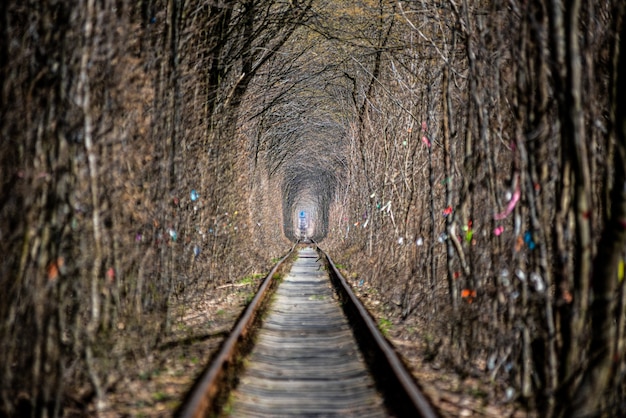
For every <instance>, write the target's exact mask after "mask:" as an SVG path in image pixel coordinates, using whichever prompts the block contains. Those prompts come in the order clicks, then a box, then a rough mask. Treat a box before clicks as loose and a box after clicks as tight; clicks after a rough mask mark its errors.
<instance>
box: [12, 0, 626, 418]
mask: <svg viewBox="0 0 626 418" xmlns="http://www.w3.org/2000/svg"><path fill="white" fill-rule="evenodd" d="M622 3H623V2H621V1H619V0H611V1H606V2H595V1H592V0H567V1H560V0H530V1H522V0H511V1H506V2H504V1H499V0H492V1H487V0H485V1H478V2H469V1H466V0H437V1H421V2H415V1H412V2H397V1H389V0H356V1H347V0H346V1H322V0H304V1H303V0H298V1H295V0H292V1H286V0H284V1H283V0H210V1H182V0H142V1H139V2H130V1H127V0H117V1H114V0H104V1H100V2H97V1H95V0H82V1H81V0H76V1H72V2H63V1H56V0H43V1H31V2H20V1H8V2H1V3H0V19H1V23H0V30H1V31H2V34H1V36H0V83H1V84H0V85H1V89H0V138H1V140H0V252H2V254H3V257H2V261H1V262H0V286H1V287H2V288H3V289H4V290H3V292H0V318H1V320H2V322H1V325H0V353H1V354H0V381H1V386H0V398H1V399H0V411H1V412H2V413H4V414H8V415H15V414H17V413H20V414H24V413H30V414H32V415H58V414H59V413H61V412H62V410H63V407H64V405H67V404H68V403H69V402H79V403H88V402H93V403H95V404H97V405H98V406H99V407H103V406H104V404H105V402H106V393H107V391H108V390H109V389H110V388H111V387H112V386H113V385H114V384H115V382H116V381H117V380H119V375H120V374H123V371H122V370H119V369H120V368H119V360H120V359H121V358H123V357H124V356H129V355H132V356H146V355H148V354H149V353H150V351H151V350H152V349H153V347H154V346H155V345H156V344H157V343H158V341H159V339H162V338H164V336H165V335H167V333H168V331H169V325H170V323H171V321H172V318H173V315H175V309H174V308H175V307H176V306H177V304H184V303H185V301H187V300H188V299H189V298H190V297H191V296H192V295H198V294H204V295H207V296H211V295H212V294H214V292H215V289H216V287H217V286H219V285H220V284H221V283H223V282H225V281H229V280H233V279H234V278H235V277H238V276H241V275H243V274H246V273H249V272H251V271H253V270H262V269H263V268H264V267H265V266H266V265H267V263H268V262H269V259H270V258H271V257H273V256H276V255H277V254H279V253H280V252H281V250H283V249H284V248H286V246H287V240H286V239H285V237H286V238H288V239H295V238H296V237H297V236H298V235H299V234H300V233H301V231H299V230H298V223H297V214H298V213H299V212H300V211H302V210H305V211H307V213H308V214H309V216H310V218H309V221H310V223H309V225H308V230H307V233H309V234H310V235H311V236H312V237H313V238H314V239H317V240H322V239H323V240H324V241H323V245H325V246H327V247H329V248H331V249H332V250H333V251H335V252H336V253H337V254H338V255H339V254H342V255H343V256H340V257H339V258H341V257H343V258H344V259H345V260H346V261H347V262H346V264H347V265H349V268H350V269H351V270H352V271H353V273H354V274H356V275H358V277H359V278H360V279H363V282H364V283H366V286H370V287H372V288H373V289H375V290H376V291H378V293H379V294H380V295H381V297H382V298H383V300H384V302H385V305H386V309H387V310H388V312H389V315H391V316H392V317H393V318H392V319H393V320H394V321H397V322H401V321H403V320H407V319H410V318H418V319H419V323H420V324H421V325H422V326H423V328H421V329H420V330H419V332H417V333H416V335H415V338H428V339H429V340H432V341H434V342H433V347H436V350H433V352H432V353H431V354H432V355H431V357H432V358H436V359H437V361H439V362H441V363H443V364H446V365H447V366H448V367H449V369H453V370H455V371H456V372H458V373H461V374H480V375H483V376H489V377H490V378H491V379H492V380H493V382H494V392H496V393H498V394H502V393H506V396H508V397H509V398H514V399H518V400H520V401H521V402H522V403H524V404H526V405H527V406H528V407H529V408H530V409H537V410H539V411H540V413H541V415H542V416H572V415H573V414H574V413H575V412H576V413H578V414H580V415H584V414H587V415H591V416H593V415H600V414H605V415H611V414H615V413H617V411H620V410H621V409H620V408H623V407H624V404H625V402H626V388H625V387H624V381H625V379H624V376H625V375H626V363H625V360H624V358H623V352H624V342H625V340H624V338H625V337H624V335H625V330H626V329H625V316H624V309H625V300H626V299H625V297H626V296H625V294H624V293H625V292H624V280H623V276H624V273H623V271H624V267H623V266H624V257H625V255H626V254H625V251H624V250H625V240H626V228H625V225H626V196H625V195H624V193H626V192H625V188H624V186H623V185H624V184H626V173H625V171H624V163H625V161H624V160H625V159H626V122H625V121H626V116H625V112H626V104H625V103H624V97H625V96H624V95H623V94H620V92H621V93H623V92H624V91H626V85H625V83H626V81H625V76H624V75H625V74H626V68H625V66H626V52H623V51H624V50H625V47H624V43H623V42H621V43H620V42H619V40H620V38H621V39H624V37H625V36H626V34H624V31H625V29H624V28H625V27H626V25H623V24H622V19H623V15H624V5H623V4H622ZM620 33H621V37H620V36H618V35H619V34H620ZM84 387H90V388H91V389H90V390H88V391H87V392H85V391H84V390H83V388H84ZM505 389H506V391H505ZM506 396H504V395H502V396H501V398H500V399H503V398H506Z"/></svg>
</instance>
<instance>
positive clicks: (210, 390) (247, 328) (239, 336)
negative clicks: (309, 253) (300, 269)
mask: <svg viewBox="0 0 626 418" xmlns="http://www.w3.org/2000/svg"><path fill="white" fill-rule="evenodd" d="M296 246H297V243H296V244H295V245H294V246H293V247H292V248H291V250H290V251H289V253H287V255H285V256H284V257H283V258H282V259H281V260H280V261H279V262H278V263H276V265H275V266H274V268H273V269H272V270H271V271H270V272H269V274H268V275H267V277H265V279H264V280H263V283H262V284H261V286H260V287H259V290H258V291H257V293H256V295H255V296H254V299H252V301H251V302H250V304H249V305H248V306H247V307H246V309H245V310H244V312H243V314H242V315H241V317H240V318H239V319H238V320H237V323H236V325H235V327H234V328H233V330H232V331H231V333H230V335H229V336H228V338H227V339H226V341H225V342H224V343H223V345H222V347H221V348H220V350H219V351H218V353H217V355H216V356H215V357H214V358H213V360H212V362H211V364H210V365H209V367H208V368H207V369H206V370H205V371H204V373H203V374H202V376H201V377H200V378H199V379H198V380H197V381H196V383H195V385H194V386H193V388H192V389H191V391H190V392H189V394H188V396H187V398H186V399H185V401H184V402H183V403H182V405H181V407H180V408H179V410H178V411H177V412H176V413H175V416H177V417H180V418H200V417H207V416H211V415H218V413H219V410H218V409H219V407H220V405H221V404H223V403H224V401H225V399H226V398H227V396H228V391H229V390H230V389H231V387H232V384H233V381H234V379H235V378H236V374H237V373H238V372H239V369H240V368H241V364H240V363H241V357H243V356H245V355H246V354H247V353H248V351H249V350H250V348H251V346H252V341H251V340H252V337H253V335H252V331H253V330H254V329H255V327H256V325H257V323H258V322H259V321H260V319H261V314H262V311H263V308H264V305H266V302H267V300H268V296H269V295H270V294H271V292H272V290H273V289H274V288H275V287H276V282H277V280H274V274H276V272H277V271H278V269H279V268H280V266H281V265H282V264H283V262H284V261H285V260H286V259H287V258H289V256H291V254H293V251H294V249H295V248H296Z"/></svg>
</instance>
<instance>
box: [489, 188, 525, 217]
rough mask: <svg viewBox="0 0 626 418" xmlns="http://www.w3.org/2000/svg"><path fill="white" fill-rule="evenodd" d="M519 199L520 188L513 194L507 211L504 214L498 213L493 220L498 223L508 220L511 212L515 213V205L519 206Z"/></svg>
mask: <svg viewBox="0 0 626 418" xmlns="http://www.w3.org/2000/svg"><path fill="white" fill-rule="evenodd" d="M519 198H520V191H519V188H517V189H515V192H514V193H513V196H512V197H511V200H509V204H508V205H507V207H506V210H505V211H504V212H502V213H497V214H495V215H493V219H495V220H496V221H500V220H502V219H504V218H506V217H507V216H509V215H510V214H511V212H513V209H515V205H517V201H518V200H519Z"/></svg>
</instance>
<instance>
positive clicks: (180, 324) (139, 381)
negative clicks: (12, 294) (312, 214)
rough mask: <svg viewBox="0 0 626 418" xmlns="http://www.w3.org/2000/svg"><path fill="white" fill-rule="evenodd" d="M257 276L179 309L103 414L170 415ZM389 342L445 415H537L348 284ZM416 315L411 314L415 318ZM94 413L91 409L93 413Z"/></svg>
mask: <svg viewBox="0 0 626 418" xmlns="http://www.w3.org/2000/svg"><path fill="white" fill-rule="evenodd" d="M260 281H261V278H258V277H257V278H254V279H253V280H250V279H248V280H246V281H245V282H240V283H234V284H231V285H227V286H224V287H221V288H217V289H215V290H214V291H212V292H210V293H211V294H212V298H209V299H202V298H199V299H197V300H193V301H187V302H186V303H185V304H184V305H185V306H184V310H182V309H183V306H182V305H181V306H179V315H178V316H177V317H176V319H175V321H174V323H173V325H172V333H171V335H170V337H168V339H167V340H166V341H164V342H163V343H161V344H160V345H159V348H158V349H157V350H155V351H154V352H153V353H151V355H149V356H148V357H146V358H144V359H141V360H134V361H130V360H128V361H127V363H126V364H124V365H123V367H124V375H125V376H124V378H123V380H122V381H121V382H119V383H118V384H117V385H116V386H115V390H114V391H113V392H112V393H110V394H109V396H108V399H107V401H108V403H107V409H106V410H105V411H104V412H103V413H101V414H100V416H102V417H107V418H108V417H111V418H113V417H169V416H171V415H172V413H173V412H174V411H175V410H176V408H177V407H178V406H179V405H180V402H181V400H182V399H183V398H184V396H185V394H186V392H187V391H188V390H189V388H190V387H191V385H192V384H193V382H194V381H195V380H196V379H197V377H198V376H199V375H200V373H201V372H202V371H203V370H204V367H205V366H206V365H207V364H208V363H209V362H210V360H211V358H212V357H213V355H214V354H215V352H216V351H217V349H218V348H219V346H220V344H221V342H222V341H223V339H224V338H225V337H226V336H227V335H228V332H229V331H230V329H231V328H232V327H233V326H234V324H235V321H236V320H237V318H238V317H239V315H240V314H241V312H242V311H243V309H244V308H245V306H246V303H247V301H249V300H250V299H251V295H253V294H254V292H255V289H257V288H258V286H259V284H260ZM352 285H353V287H354V288H355V289H356V291H357V294H359V297H360V298H361V300H362V301H363V302H364V304H365V305H366V307H367V308H368V310H369V311H370V312H371V313H372V315H373V316H374V317H375V318H376V319H377V321H378V323H379V325H380V326H381V328H386V329H385V333H386V334H387V338H388V339H389V340H390V341H391V342H392V344H393V345H394V346H395V348H396V349H397V351H398V352H399V353H400V354H401V355H402V356H403V358H404V361H405V363H406V364H407V365H408V366H409V368H410V369H411V372H412V373H413V375H414V376H415V378H416V380H417V381H418V382H419V384H420V386H421V387H422V389H423V392H424V393H425V394H426V396H427V397H428V398H429V399H430V400H431V402H432V403H433V404H434V405H435V407H436V408H437V409H438V410H439V411H440V414H441V416H442V417H489V418H491V417H493V418H496V417H498V418H500V417H514V418H518V417H519V418H521V417H534V416H535V415H533V414H532V413H528V412H526V411H524V410H523V409H522V408H521V407H520V406H519V405H518V404H516V403H514V402H510V401H506V400H505V399H504V395H503V394H502V393H498V391H497V390H496V385H494V383H493V382H489V381H488V380H487V379H486V378H480V377H479V375H475V376H473V377H472V376H470V377H467V376H465V377H461V376H460V375H459V374H458V373H456V372H455V371H454V370H450V369H447V368H446V367H445V366H444V365H442V364H440V363H438V362H437V361H436V359H435V360H434V361H433V360H432V358H429V357H432V354H433V353H432V344H431V342H430V341H429V340H428V338H425V337H424V336H423V335H421V334H420V332H419V329H420V327H419V323H418V320H417V319H413V320H411V319H409V320H405V321H402V322H400V321H399V320H396V319H394V318H393V317H392V316H390V313H389V311H388V310H385V309H383V304H382V302H381V301H380V300H378V299H377V298H376V297H375V292H370V291H369V290H368V289H367V287H366V286H361V287H359V286H357V283H352ZM415 316H416V315H412V316H411V318H412V317H415ZM91 412H92V413H93V412H95V411H91Z"/></svg>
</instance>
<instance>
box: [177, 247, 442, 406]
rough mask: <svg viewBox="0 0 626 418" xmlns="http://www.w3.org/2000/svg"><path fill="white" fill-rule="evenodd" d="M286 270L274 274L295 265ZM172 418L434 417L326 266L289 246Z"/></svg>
mask: <svg viewBox="0 0 626 418" xmlns="http://www.w3.org/2000/svg"><path fill="white" fill-rule="evenodd" d="M295 256H297V258H296V259H295V261H293V260H292V261H293V264H292V265H291V269H290V270H289V272H288V273H284V274H283V275H282V278H277V277H276V272H277V270H278V269H279V268H281V266H282V265H283V264H285V263H287V260H289V259H290V257H291V258H295ZM177 416H179V417H181V418H191V417H194V418H195V417H206V416H233V417H279V416H285V417H303V416H324V417H327V416H337V417H343V416H359V417H387V416H395V417H426V418H431V417H436V416H437V414H436V412H435V410H434V409H433V408H432V406H431V405H430V404H429V402H428V401H427V400H426V398H425V397H424V396H423V395H422V394H421V392H420V390H419V388H418V387H417V385H416V384H415V382H414V381H413V379H412V378H411V376H410V374H409V373H408V371H407V370H406V368H405V367H404V365H403V364H402V362H401V361H400V359H399V358H398V356H397V355H396V353H395V351H394V350H393V348H392V347H391V346H390V345H389V343H388V342H387V341H386V340H385V338H384V337H383V336H382V335H381V333H380V332H379V330H378V327H377V326H376V323H375V322H374V320H373V319H372V318H371V317H370V316H369V314H368V313H367V311H366V310H365V308H364V307H363V306H362V304H361V303H360V302H359V301H358V299H357V298H356V296H355V295H354V294H353V293H352V291H351V290H350V288H349V286H348V285H347V283H346V281H345V279H344V278H343V277H342V276H341V274H340V273H339V271H338V270H337V269H336V267H335V266H334V264H333V262H332V260H331V259H330V257H328V255H327V254H326V253H324V252H323V251H322V250H320V249H319V248H317V249H316V248H314V247H312V246H309V247H303V246H299V247H298V246H294V248H292V250H291V252H290V253H289V254H288V255H287V256H285V257H284V258H283V259H282V260H281V261H280V262H279V263H278V264H277V265H276V267H274V269H273V270H272V271H271V272H270V274H269V275H268V276H267V278H266V279H265V280H264V282H263V284H262V285H261V286H260V288H259V291H258V292H257V294H256V296H255V298H254V299H253V300H252V302H251V303H250V305H249V306H248V307H247V308H246V310H245V311H244V313H243V314H242V316H241V318H240V319H239V321H238V322H237V325H236V326H235V328H234V329H233V331H232V333H231V334H230V336H229V337H228V338H227V340H226V341H225V342H224V344H223V345H222V348H221V349H220V351H219V352H218V354H217V355H216V356H215V358H214V359H213V361H212V363H211V365H210V366H209V368H208V369H207V370H206V371H205V372H204V373H203V375H202V376H201V377H200V378H199V379H198V381H197V382H196V384H195V385H194V388H193V389H192V390H191V391H190V393H189V395H188V397H187V399H186V401H185V402H184V403H183V405H182V406H181V408H180V409H179V411H178V412H177Z"/></svg>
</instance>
